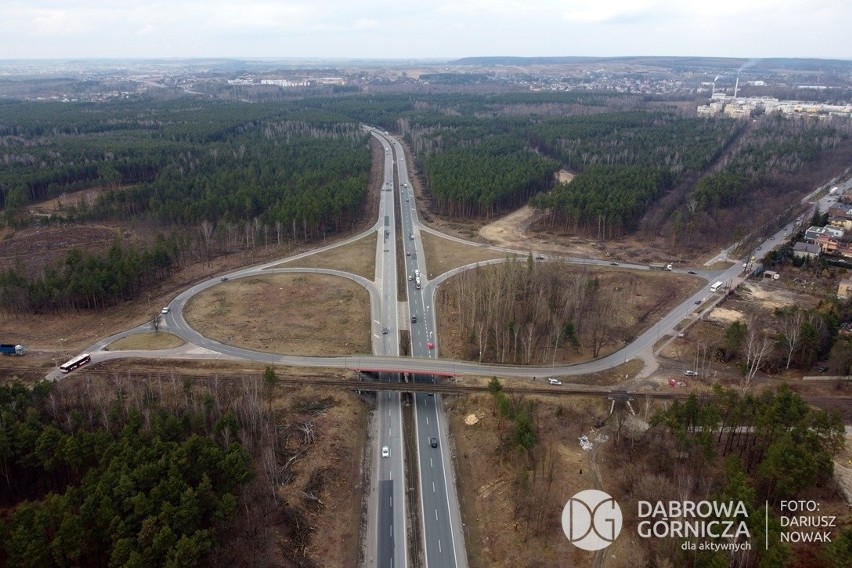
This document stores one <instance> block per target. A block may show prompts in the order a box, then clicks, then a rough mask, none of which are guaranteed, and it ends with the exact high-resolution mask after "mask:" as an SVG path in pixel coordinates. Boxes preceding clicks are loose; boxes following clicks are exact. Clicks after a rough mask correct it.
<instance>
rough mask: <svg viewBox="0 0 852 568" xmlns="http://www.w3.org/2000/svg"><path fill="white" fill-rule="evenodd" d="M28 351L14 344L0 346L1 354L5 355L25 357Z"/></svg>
mask: <svg viewBox="0 0 852 568" xmlns="http://www.w3.org/2000/svg"><path fill="white" fill-rule="evenodd" d="M26 352H27V350H26V349H24V346H23V345H14V344H12V343H3V344H0V353H2V354H3V355H23V354H24V353H26Z"/></svg>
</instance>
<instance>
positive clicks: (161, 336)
mask: <svg viewBox="0 0 852 568" xmlns="http://www.w3.org/2000/svg"><path fill="white" fill-rule="evenodd" d="M184 343H186V342H185V341H184V340H183V339H181V338H180V337H178V336H177V335H173V334H171V333H167V332H165V331H159V332H156V333H154V332H150V333H137V334H136V335H129V336H127V337H122V338H121V339H118V340H116V341H113V342H112V343H110V344H109V345H108V346H107V347H108V348H109V350H110V351H136V350H152V351H156V350H157V349H173V348H175V347H180V346H181V345H183V344H184Z"/></svg>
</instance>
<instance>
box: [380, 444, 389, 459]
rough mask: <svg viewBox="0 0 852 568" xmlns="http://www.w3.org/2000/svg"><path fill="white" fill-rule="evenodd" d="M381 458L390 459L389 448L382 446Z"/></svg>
mask: <svg viewBox="0 0 852 568" xmlns="http://www.w3.org/2000/svg"><path fill="white" fill-rule="evenodd" d="M382 457H383V458H389V457H390V448H389V447H387V446H382Z"/></svg>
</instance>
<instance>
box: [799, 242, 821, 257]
mask: <svg viewBox="0 0 852 568" xmlns="http://www.w3.org/2000/svg"><path fill="white" fill-rule="evenodd" d="M819 254H820V248H819V246H818V245H814V244H811V243H803V242H798V243H796V244H794V245H793V256H795V257H796V258H816V257H818V256H819Z"/></svg>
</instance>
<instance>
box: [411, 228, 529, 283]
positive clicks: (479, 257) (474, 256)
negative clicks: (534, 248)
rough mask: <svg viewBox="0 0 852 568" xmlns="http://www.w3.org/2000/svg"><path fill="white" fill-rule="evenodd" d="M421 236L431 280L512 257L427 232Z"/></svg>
mask: <svg viewBox="0 0 852 568" xmlns="http://www.w3.org/2000/svg"><path fill="white" fill-rule="evenodd" d="M420 235H421V238H422V240H423V249H424V253H425V254H426V259H427V260H426V264H427V266H428V270H429V273H428V275H427V276H428V277H429V278H435V277H436V276H440V275H441V274H443V273H444V272H447V271H449V270H452V269H453V268H458V267H459V266H464V265H466V264H471V263H474V262H483V261H485V260H493V259H495V258H506V257H507V256H512V255H509V254H508V253H505V252H500V251H497V250H491V249H489V248H485V247H481V246H475V245H465V244H462V243H459V242H456V241H453V240H450V239H445V238H442V237H437V236H435V235H433V234H431V233H427V232H426V231H421V233H420Z"/></svg>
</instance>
